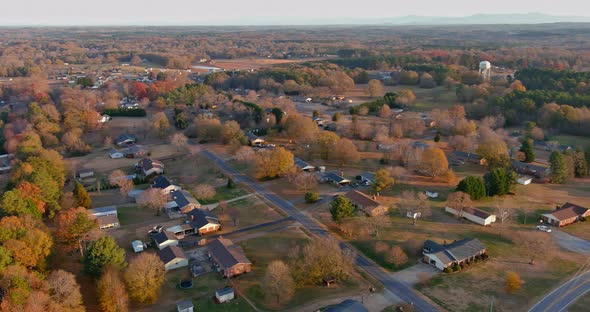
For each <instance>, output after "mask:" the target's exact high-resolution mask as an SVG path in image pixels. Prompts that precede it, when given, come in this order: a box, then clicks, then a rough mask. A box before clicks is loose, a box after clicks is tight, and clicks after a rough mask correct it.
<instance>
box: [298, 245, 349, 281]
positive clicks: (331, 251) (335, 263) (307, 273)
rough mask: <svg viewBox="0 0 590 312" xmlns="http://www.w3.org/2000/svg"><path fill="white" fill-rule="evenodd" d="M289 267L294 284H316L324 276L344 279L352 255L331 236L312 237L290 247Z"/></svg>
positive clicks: (347, 272)
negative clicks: (305, 241)
mask: <svg viewBox="0 0 590 312" xmlns="http://www.w3.org/2000/svg"><path fill="white" fill-rule="evenodd" d="M289 258H290V267H291V269H292V270H291V272H292V275H293V279H294V280H295V283H296V285H298V286H305V285H317V284H319V283H321V282H322V279H323V278H324V277H326V276H331V277H334V278H336V279H339V280H345V279H346V278H347V277H348V275H349V272H350V271H351V269H352V263H353V255H352V253H351V252H350V250H347V249H342V248H340V244H339V242H338V241H337V240H335V239H332V238H320V239H314V240H312V241H311V242H309V243H307V244H306V245H304V246H297V248H292V249H291V251H290V253H289Z"/></svg>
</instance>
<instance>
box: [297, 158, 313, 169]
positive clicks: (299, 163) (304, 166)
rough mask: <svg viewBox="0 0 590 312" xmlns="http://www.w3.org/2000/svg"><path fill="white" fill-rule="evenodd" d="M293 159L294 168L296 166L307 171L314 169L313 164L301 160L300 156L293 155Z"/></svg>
mask: <svg viewBox="0 0 590 312" xmlns="http://www.w3.org/2000/svg"><path fill="white" fill-rule="evenodd" d="M293 161H294V165H295V168H297V170H300V171H308V172H309V171H313V170H314V169H315V167H314V166H312V165H310V164H308V163H307V162H305V161H303V160H302V159H300V158H297V157H293Z"/></svg>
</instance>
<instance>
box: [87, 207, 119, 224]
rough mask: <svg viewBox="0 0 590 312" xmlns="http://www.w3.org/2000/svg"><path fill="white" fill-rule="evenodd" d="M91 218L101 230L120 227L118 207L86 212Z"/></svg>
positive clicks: (100, 208)
mask: <svg viewBox="0 0 590 312" xmlns="http://www.w3.org/2000/svg"><path fill="white" fill-rule="evenodd" d="M86 212H87V213H88V216H90V218H93V219H96V223H98V227H99V228H100V229H101V230H104V229H110V228H117V227H119V226H121V225H120V223H119V217H118V214H117V206H106V207H99V208H94V209H88V210H86Z"/></svg>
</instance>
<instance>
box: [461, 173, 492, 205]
mask: <svg viewBox="0 0 590 312" xmlns="http://www.w3.org/2000/svg"><path fill="white" fill-rule="evenodd" d="M457 191H461V192H464V193H467V194H469V196H470V197H471V199H473V200H478V199H481V198H483V197H485V196H486V187H485V184H484V183H483V179H482V178H481V177H474V176H468V177H466V178H465V179H463V180H461V182H459V185H457Z"/></svg>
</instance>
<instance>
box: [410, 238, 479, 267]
mask: <svg viewBox="0 0 590 312" xmlns="http://www.w3.org/2000/svg"><path fill="white" fill-rule="evenodd" d="M485 253H486V246H484V245H483V244H482V243H481V242H480V241H479V240H478V239H477V238H465V239H462V240H459V241H455V242H453V243H451V244H444V245H440V244H438V243H436V242H434V241H431V240H427V241H425V242H424V248H423V250H422V254H423V255H424V259H423V260H424V262H426V263H428V264H430V265H433V266H435V267H436V268H438V269H439V270H441V271H442V270H444V269H445V268H447V267H449V266H453V265H455V264H457V265H459V264H461V263H463V262H465V261H471V260H473V259H475V257H476V256H480V255H483V254H485Z"/></svg>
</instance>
